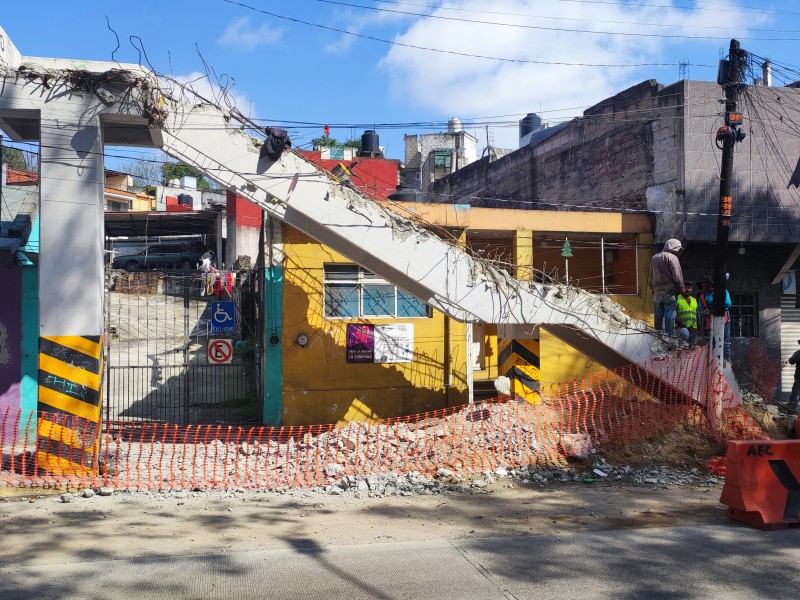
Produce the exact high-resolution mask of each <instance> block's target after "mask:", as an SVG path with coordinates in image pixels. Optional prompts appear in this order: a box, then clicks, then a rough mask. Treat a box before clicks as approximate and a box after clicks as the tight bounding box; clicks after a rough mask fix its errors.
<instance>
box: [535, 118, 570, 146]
mask: <svg viewBox="0 0 800 600" xmlns="http://www.w3.org/2000/svg"><path fill="white" fill-rule="evenodd" d="M567 125H568V123H559V124H558V125H554V126H553V127H546V128H545V129H542V130H541V131H537V132H536V133H534V134H533V135H531V139H530V141H529V142H528V146H536V145H538V144H541V143H542V142H543V141H545V140H546V139H548V138H550V137H552V136H554V135H555V134H557V133H558V132H559V131H561V130H562V129H564V128H565V127H566V126H567Z"/></svg>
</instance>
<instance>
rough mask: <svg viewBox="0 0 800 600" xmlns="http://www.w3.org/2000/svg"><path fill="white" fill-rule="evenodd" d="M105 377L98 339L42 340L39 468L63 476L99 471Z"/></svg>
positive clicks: (42, 338)
mask: <svg viewBox="0 0 800 600" xmlns="http://www.w3.org/2000/svg"><path fill="white" fill-rule="evenodd" d="M102 373H103V353H102V345H101V343H100V337H99V336H52V337H40V338H39V412H40V417H39V424H38V431H37V433H38V435H37V464H38V466H39V468H41V469H45V470H46V471H48V472H49V473H55V474H61V475H85V474H92V473H96V472H97V450H98V445H99V441H100V409H101V405H102V399H103V394H102V379H103V377H102ZM42 413H44V414H42Z"/></svg>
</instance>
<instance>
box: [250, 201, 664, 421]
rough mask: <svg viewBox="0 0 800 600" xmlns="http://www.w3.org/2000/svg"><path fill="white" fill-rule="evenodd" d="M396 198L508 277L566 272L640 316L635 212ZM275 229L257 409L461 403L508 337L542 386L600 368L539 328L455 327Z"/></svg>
mask: <svg viewBox="0 0 800 600" xmlns="http://www.w3.org/2000/svg"><path fill="white" fill-rule="evenodd" d="M403 210H404V213H409V212H410V213H411V214H413V215H414V217H415V218H416V219H417V220H419V221H420V222H423V223H426V224H429V226H430V227H431V229H432V230H434V231H440V232H442V234H443V235H447V236H453V237H454V238H455V239H457V240H460V242H461V243H462V244H463V245H464V246H465V247H466V248H468V249H470V250H471V251H472V252H474V253H475V254H476V255H479V256H481V257H483V258H485V259H487V260H490V261H492V262H493V263H494V264H495V265H497V266H499V267H501V268H505V269H507V270H508V271H509V272H510V273H511V274H512V275H514V276H515V277H517V278H518V279H526V280H529V279H536V280H538V281H551V280H552V281H565V280H566V279H567V277H568V278H569V282H570V284H573V285H576V286H580V287H583V288H586V289H590V290H593V291H597V292H604V293H607V294H608V295H610V296H611V298H612V299H613V300H615V301H616V302H618V303H620V304H622V305H623V306H625V307H626V309H628V311H629V312H630V313H631V314H632V315H634V316H637V317H639V318H643V319H648V318H651V310H652V298H651V297H650V296H649V292H648V290H647V285H646V283H647V268H648V261H649V257H650V254H651V242H652V223H651V220H650V217H648V216H646V215H641V214H636V215H627V214H620V213H579V212H566V211H565V212H559V211H529V210H504V209H488V208H471V207H469V206H460V205H448V204H419V203H404V204H403ZM282 242H283V252H284V258H283V263H282V267H281V268H280V270H279V271H280V275H278V276H276V275H275V271H274V270H273V271H272V274H271V275H270V274H269V273H268V276H267V279H268V283H267V294H268V296H269V295H270V294H271V295H272V299H271V300H270V298H268V301H267V307H266V313H267V314H266V315H265V317H266V321H267V322H268V325H267V338H268V339H269V338H270V325H269V323H270V322H273V323H275V322H280V323H281V331H282V339H283V343H282V345H281V346H280V348H281V351H280V356H275V352H274V351H272V353H271V351H270V348H269V347H268V348H267V351H266V355H267V360H266V366H265V420H266V421H267V422H277V421H278V420H279V421H280V422H281V423H283V424H284V425H298V424H310V423H331V422H339V421H349V420H360V419H368V418H387V417H395V416H401V415H408V414H414V413H419V412H424V411H429V410H435V409H441V408H446V407H448V406H453V405H457V404H462V403H464V402H466V401H467V400H468V398H469V395H468V394H469V384H470V380H474V381H475V382H477V385H476V389H480V388H481V387H483V389H486V387H487V386H486V385H484V386H481V382H491V381H493V380H494V379H495V378H496V377H497V376H498V375H502V374H506V372H505V371H506V370H507V367H506V365H504V364H503V359H504V358H506V359H507V358H508V353H509V352H510V351H512V350H513V351H514V355H515V356H516V361H517V363H520V362H521V361H520V357H522V358H523V359H526V360H528V362H532V361H533V360H534V358H533V357H532V356H531V353H532V354H533V355H535V360H536V362H538V364H536V365H535V367H533V368H532V369H529V370H528V371H527V372H532V371H535V372H536V375H537V379H539V380H540V381H541V384H542V385H546V384H547V383H551V382H559V381H571V380H573V379H575V378H580V377H583V376H585V375H588V374H590V373H592V372H595V371H598V370H601V369H602V366H601V365H598V364H595V363H593V362H592V361H591V359H589V358H588V357H587V356H584V355H582V354H581V353H580V352H579V351H578V350H576V349H575V348H572V347H570V346H568V345H567V344H565V343H563V342H561V341H560V340H559V339H557V338H556V337H555V336H553V335H550V334H549V333H548V332H547V331H546V330H542V331H538V329H539V328H535V329H532V330H531V331H528V332H523V335H521V336H515V337H524V338H526V339H524V340H517V341H516V343H515V344H514V345H513V347H512V345H511V344H510V342H511V341H513V340H509V339H501V340H500V342H499V344H498V327H497V326H496V325H492V324H483V325H472V326H470V327H471V331H467V328H466V327H467V326H465V325H464V324H463V323H459V322H456V321H453V320H452V319H450V318H448V317H446V316H445V315H443V314H442V313H439V312H438V311H435V310H433V309H431V308H429V307H427V306H426V305H424V304H423V303H421V302H420V301H418V300H416V299H415V298H413V297H411V296H410V295H408V294H406V293H405V292H404V291H403V290H401V289H398V288H396V287H395V286H393V285H392V284H391V283H390V282H387V281H384V280H383V279H380V278H378V277H377V276H375V275H373V274H371V273H369V272H368V271H365V270H364V269H362V268H360V267H358V266H357V265H354V264H352V263H351V262H350V261H348V260H347V259H346V258H345V257H343V256H341V255H339V254H337V253H335V252H333V251H331V250H330V249H329V248H327V247H325V246H323V245H322V244H320V243H318V242H316V241H315V240H313V239H311V238H309V237H307V236H305V235H304V234H302V233H300V232H298V231H296V230H294V229H291V228H289V227H288V226H285V228H284V230H283V239H282ZM565 242H568V251H566V252H565ZM564 254H567V255H570V256H568V257H565V256H563V255H564ZM278 280H280V281H278ZM278 283H279V284H280V285H278ZM276 294H277V295H279V298H278V297H276ZM270 313H272V314H270ZM468 344H470V351H468ZM523 346H524V347H523ZM504 348H505V355H506V356H501V355H502V354H503V353H504ZM468 362H469V364H468ZM506 362H507V361H506ZM538 371H541V375H540V376H539V374H538ZM276 379H280V385H279V386H278V385H276ZM488 389H489V390H491V389H492V386H491V384H490V383H489V384H488Z"/></svg>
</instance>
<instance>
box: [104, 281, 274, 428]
mask: <svg viewBox="0 0 800 600" xmlns="http://www.w3.org/2000/svg"><path fill="white" fill-rule="evenodd" d="M257 291H258V290H257V285H256V272H255V271H250V272H242V273H233V272H224V271H216V272H214V273H213V275H212V276H206V275H204V274H202V273H197V272H194V273H190V274H185V273H166V272H156V271H150V272H132V273H128V272H120V273H117V274H116V275H115V276H110V278H109V285H108V292H107V298H106V332H107V344H108V347H107V352H106V356H107V373H106V418H107V419H109V420H114V421H160V422H167V423H177V424H183V425H188V424H208V423H224V424H246V423H260V422H261V414H262V403H261V393H260V390H261V385H260V380H261V376H260V348H259V344H258V339H259V335H258V331H259V327H258V323H257V315H258V310H257V305H258V302H257ZM214 312H216V315H215V314H214ZM209 346H211V348H210V349H209Z"/></svg>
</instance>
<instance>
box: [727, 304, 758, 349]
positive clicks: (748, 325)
mask: <svg viewBox="0 0 800 600" xmlns="http://www.w3.org/2000/svg"><path fill="white" fill-rule="evenodd" d="M731 302H733V306H732V307H731V337H752V338H754V337H758V294H732V295H731Z"/></svg>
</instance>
